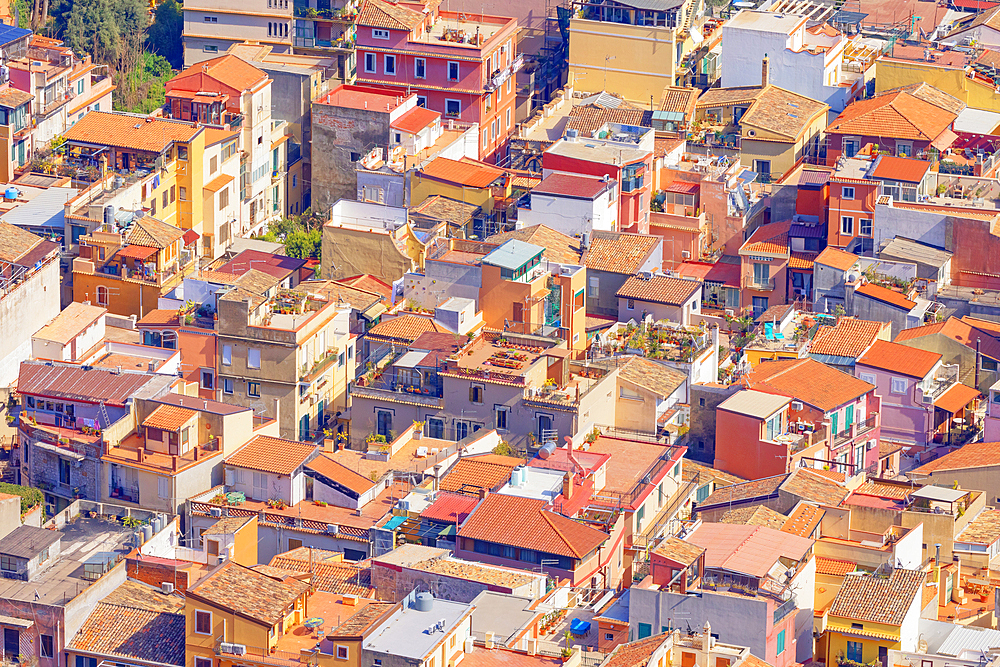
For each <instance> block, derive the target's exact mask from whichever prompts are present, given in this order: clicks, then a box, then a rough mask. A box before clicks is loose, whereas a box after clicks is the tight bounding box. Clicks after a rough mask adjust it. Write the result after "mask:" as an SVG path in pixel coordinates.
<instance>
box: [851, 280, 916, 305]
mask: <svg viewBox="0 0 1000 667" xmlns="http://www.w3.org/2000/svg"><path fill="white" fill-rule="evenodd" d="M854 294H855V295H858V294H860V295H862V296H866V297H868V298H869V299H875V300H876V301H881V302H882V303H887V304H889V305H890V306H895V307H896V308H901V309H903V310H905V311H907V312H909V311H911V310H913V309H914V308H915V307H916V305H917V302H916V301H911V300H910V299H908V298H907V297H906V295H905V294H901V293H900V292H897V291H895V290H891V289H889V288H887V287H882V286H881V285H876V284H875V283H865V284H864V285H861V286H860V287H858V288H856V289H855V290H854Z"/></svg>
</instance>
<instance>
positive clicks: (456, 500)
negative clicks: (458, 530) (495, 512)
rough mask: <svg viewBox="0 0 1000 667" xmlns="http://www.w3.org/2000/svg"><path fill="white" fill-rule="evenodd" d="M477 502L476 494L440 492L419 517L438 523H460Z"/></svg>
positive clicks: (470, 512)
mask: <svg viewBox="0 0 1000 667" xmlns="http://www.w3.org/2000/svg"><path fill="white" fill-rule="evenodd" d="M478 504H479V497H478V496H467V495H463V494H460V493H441V494H440V495H439V496H438V499H437V500H435V501H434V502H433V503H431V506H430V507H428V508H427V509H425V510H424V511H423V512H421V513H420V518H421V519H429V520H431V521H438V522H440V523H454V524H460V523H462V522H463V521H465V518H466V517H467V516H469V515H470V514H472V510H474V509H475V508H476V505H478Z"/></svg>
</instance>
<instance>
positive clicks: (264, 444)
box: [226, 435, 316, 500]
mask: <svg viewBox="0 0 1000 667" xmlns="http://www.w3.org/2000/svg"><path fill="white" fill-rule="evenodd" d="M315 451H316V445H314V444H312V443H308V442H296V441H295V440H285V439H284V438H272V437H270V436H267V435H257V436H254V437H253V439H251V440H250V442H248V443H247V444H245V445H243V446H242V447H240V448H239V449H237V450H236V452H235V453H233V454H232V455H231V456H230V457H229V458H227V459H226V465H231V466H236V467H237V468H247V469H249V470H259V471H260V472H269V473H273V474H275V475H291V474H292V473H293V472H295V470H296V468H298V467H299V466H301V465H302V464H304V463H305V462H306V460H308V458H309V457H310V456H311V455H312V453H313V452H315ZM260 500H267V498H261V499H260Z"/></svg>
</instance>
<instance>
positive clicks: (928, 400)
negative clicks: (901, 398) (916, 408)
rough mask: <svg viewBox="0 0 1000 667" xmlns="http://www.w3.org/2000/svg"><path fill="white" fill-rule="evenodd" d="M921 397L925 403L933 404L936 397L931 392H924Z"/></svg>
mask: <svg viewBox="0 0 1000 667" xmlns="http://www.w3.org/2000/svg"><path fill="white" fill-rule="evenodd" d="M921 398H922V399H923V402H924V405H931V404H933V403H934V397H933V396H931V395H929V394H924V395H923V396H921Z"/></svg>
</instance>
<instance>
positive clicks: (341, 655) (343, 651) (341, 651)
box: [337, 31, 374, 660]
mask: <svg viewBox="0 0 1000 667" xmlns="http://www.w3.org/2000/svg"><path fill="white" fill-rule="evenodd" d="M372 32H374V31H372ZM349 654H350V652H349V651H348V647H346V646H341V645H339V644H338V645H337V660H347V656H348V655H349Z"/></svg>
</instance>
